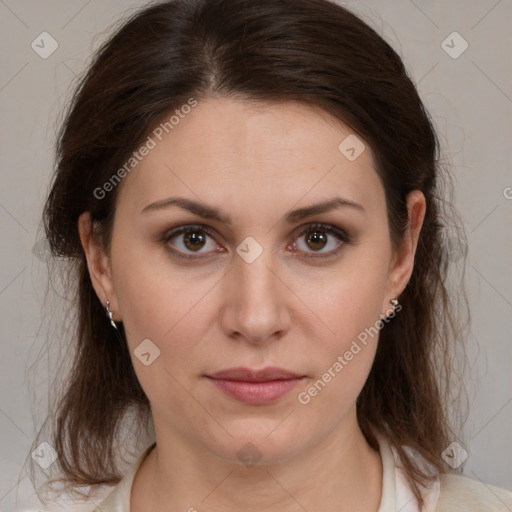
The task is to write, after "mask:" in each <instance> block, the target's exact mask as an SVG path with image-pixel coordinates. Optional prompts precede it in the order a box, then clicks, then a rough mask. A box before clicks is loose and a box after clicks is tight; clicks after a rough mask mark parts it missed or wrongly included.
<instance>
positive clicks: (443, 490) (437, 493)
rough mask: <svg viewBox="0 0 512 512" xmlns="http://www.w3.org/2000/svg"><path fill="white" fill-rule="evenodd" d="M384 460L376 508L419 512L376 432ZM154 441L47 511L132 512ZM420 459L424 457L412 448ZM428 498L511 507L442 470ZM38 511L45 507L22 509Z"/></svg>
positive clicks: (505, 496) (434, 504) (497, 510)
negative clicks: (80, 494)
mask: <svg viewBox="0 0 512 512" xmlns="http://www.w3.org/2000/svg"><path fill="white" fill-rule="evenodd" d="M376 437H377V440H378V443H379V453H380V456H381V460H382V469H383V472H382V495H381V502H380V505H379V508H378V511H377V512H419V508H418V504H417V501H416V499H415V497H414V494H413V492H412V490H411V488H410V487H409V484H408V483H407V480H406V477H405V473H404V471H403V470H402V467H401V464H400V459H399V457H398V454H397V452H396V450H395V449H394V447H393V446H391V444H390V443H389V441H388V439H387V438H386V437H385V436H384V435H382V434H380V433H376ZM154 446H155V443H152V444H151V445H149V446H148V447H147V448H145V449H144V451H143V452H142V454H141V455H140V456H139V457H138V458H137V460H136V461H135V462H134V463H133V464H132V465H131V466H130V467H129V468H128V471H127V472H126V473H125V475H124V477H123V478H122V480H121V481H120V482H119V483H118V484H117V485H116V486H115V487H113V488H112V487H109V488H108V489H107V491H106V492H105V493H103V495H102V497H101V498H99V499H91V500H89V501H88V502H83V501H82V502H76V501H67V502H63V501H62V502H60V503H58V504H57V503H55V504H54V505H52V506H51V507H50V508H48V507H46V508H45V509H44V511H45V512H46V511H47V512H61V511H63V510H65V511H66V512H130V498H131V490H132V484H133V480H134V477H135V474H136V472H137V470H138V468H139V466H140V465H141V463H142V461H143V460H144V459H145V457H146V456H147V455H148V454H149V452H150V451H151V450H152V449H153V448H154ZM412 453H413V456H415V457H418V458H419V459H418V460H419V461H423V463H424V460H423V459H422V458H421V456H420V455H419V454H417V452H412ZM422 495H423V497H424V500H425V504H424V509H423V512H507V511H510V510H512V492H510V491H507V490H505V489H501V488H498V487H495V486H491V485H487V484H484V483H482V482H477V481H475V480H471V479H469V478H466V477H463V476H459V475H453V474H441V475H440V476H438V477H437V478H436V480H435V481H434V483H433V484H432V485H431V486H430V487H429V488H422ZM22 510H23V512H39V511H41V510H43V509H37V510H36V509H35V508H34V509H30V510H28V509H26V508H25V509H22Z"/></svg>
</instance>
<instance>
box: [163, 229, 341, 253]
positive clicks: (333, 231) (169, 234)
mask: <svg viewBox="0 0 512 512" xmlns="http://www.w3.org/2000/svg"><path fill="white" fill-rule="evenodd" d="M315 229H318V230H321V231H324V232H325V233H328V234H332V235H335V236H336V237H337V238H339V240H340V241H341V242H342V243H340V244H339V245H338V246H337V247H336V249H333V250H331V251H329V252H327V253H318V254H316V255H314V256H301V257H302V258H329V257H333V256H336V255H337V254H338V253H339V252H340V251H341V249H342V247H343V245H344V244H349V243H350V241H351V240H350V238H349V236H348V235H347V233H345V231H343V230H341V229H339V228H337V227H336V226H332V225H330V224H322V223H321V222H319V223H314V224H309V225H308V226H306V227H305V228H304V229H303V230H301V231H300V233H299V234H298V235H297V236H296V238H300V237H302V236H304V235H306V234H308V233H311V232H313V231H314V230H315ZM187 231H199V232H203V233H206V234H207V235H208V236H209V237H211V238H213V239H214V238H215V237H214V236H213V234H212V232H211V231H210V230H209V229H208V228H207V227H206V226H201V225H197V224H190V225H187V226H181V227H179V228H176V229H173V230H171V231H168V232H167V233H166V234H165V236H164V237H163V238H162V240H161V242H162V243H164V244H167V243H168V242H169V241H170V240H171V239H172V238H175V237H177V236H178V235H181V234H183V233H186V232H187ZM166 248H167V249H168V250H169V251H170V252H171V253H172V254H173V255H175V256H178V257H179V258H183V259H186V260H195V259H199V258H202V257H203V256H191V255H186V254H185V253H183V252H182V251H177V250H175V249H172V248H171V247H169V246H168V245H166Z"/></svg>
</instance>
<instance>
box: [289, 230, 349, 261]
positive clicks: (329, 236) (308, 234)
mask: <svg viewBox="0 0 512 512" xmlns="http://www.w3.org/2000/svg"><path fill="white" fill-rule="evenodd" d="M303 239H304V242H303V243H301V242H302V240H303ZM297 240H298V241H297V242H295V243H294V244H293V245H294V248H295V249H298V250H299V251H300V252H304V253H309V254H310V255H311V253H313V254H312V255H311V256H306V257H313V258H314V257H319V258H327V257H329V256H334V255H336V254H337V253H338V252H339V251H340V250H341V247H342V246H343V245H344V244H346V243H350V239H349V237H348V235H347V234H346V233H345V232H344V231H342V230H341V229H339V228H337V227H335V226H331V225H328V224H314V225H310V226H307V227H306V228H305V229H303V230H302V231H301V232H300V234H299V236H298V238H297ZM326 248H327V250H324V249H326ZM314 253H318V254H314Z"/></svg>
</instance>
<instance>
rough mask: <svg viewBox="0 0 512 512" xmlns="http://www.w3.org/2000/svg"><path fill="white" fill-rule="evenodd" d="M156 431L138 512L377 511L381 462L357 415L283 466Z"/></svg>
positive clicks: (141, 478) (136, 498) (138, 491)
mask: <svg viewBox="0 0 512 512" xmlns="http://www.w3.org/2000/svg"><path fill="white" fill-rule="evenodd" d="M346 419H347V418H346ZM155 425H156V423H155ZM155 433H156V434H157V435H156V440H157V446H155V448H154V449H153V450H152V451H151V453H150V454H149V455H148V456H147V457H146V459H145V460H144V461H143V463H142V464H141V466H140V467H139V470H138V471H137V474H136V476H135V479H134V483H133V486H132V495H131V508H130V510H132V512H143V511H144V512H170V511H174V510H183V511H190V512H194V510H197V511H198V512H201V511H203V510H215V511H216V512H231V511H234V510H240V509H243V510H244V511H245V512H260V511H261V510H265V511H269V512H277V511H280V512H288V511H290V512H291V511H297V510H299V509H298V508H297V507H300V508H302V509H305V510H320V509H326V510H337V511H339V512H345V511H347V512H348V511H353V510H365V511H369V512H370V511H371V512H376V511H377V510H378V508H379V504H380V500H381V488H382V463H381V459H380V455H379V453H378V452H376V451H375V450H373V449H372V448H371V447H370V446H369V444H368V443H367V441H366V439H365V437H364V436H363V434H362V432H361V430H360V429H359V426H358V425H357V421H356V419H355V411H354V415H353V418H352V421H344V422H342V424H340V426H339V427H338V428H337V429H336V430H333V431H332V432H331V433H330V435H328V436H327V437H325V438H324V439H323V440H322V442H321V443H319V444H318V445H316V446H313V447H310V448H309V449H307V450H304V451H302V452H301V453H300V454H298V455H297V456H295V457H293V458H291V459H289V460H287V461H285V462H280V463H277V464H266V465H259V464H256V465H254V466H250V467H246V466H244V465H242V464H240V463H234V462H232V461H227V460H225V459H221V458H219V457H218V456H217V455H215V454H212V453H211V452H209V451H208V450H207V449H206V448H205V447H200V446H197V444H195V445H194V444H193V443H191V441H190V440H189V439H187V438H186V437H184V436H180V435H178V434H177V433H175V432H173V435H169V434H168V432H167V431H165V434H166V435H163V434H164V432H162V431H161V430H157V429H156V428H155ZM159 434H160V435H159Z"/></svg>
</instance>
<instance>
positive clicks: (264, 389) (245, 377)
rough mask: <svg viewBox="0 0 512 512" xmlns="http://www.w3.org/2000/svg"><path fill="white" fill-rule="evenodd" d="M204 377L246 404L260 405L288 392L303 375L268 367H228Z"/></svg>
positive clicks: (275, 399)
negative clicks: (259, 368)
mask: <svg viewBox="0 0 512 512" xmlns="http://www.w3.org/2000/svg"><path fill="white" fill-rule="evenodd" d="M206 377H207V378H208V379H210V380H211V382H212V383H213V384H214V385H215V386H216V387H217V388H218V389H220V390H221V391H223V392H224V393H225V394H227V395H228V396H230V397H232V398H234V399H236V400H238V401H240V402H243V403H246V404H252V405H262V404H268V403H272V402H275V401H277V400H279V399H280V398H281V397H283V396H284V395H286V394H287V393H289V392H290V391H291V390H292V389H293V388H294V387H295V386H296V385H297V384H298V383H299V382H300V381H301V380H302V379H303V378H304V375H300V374H298V373H295V372H291V371H289V370H284V369H282V368H277V367H269V368H263V369H262V370H251V369H250V368H229V369H227V370H222V371H220V372H217V373H214V374H213V375H207V376H206Z"/></svg>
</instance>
